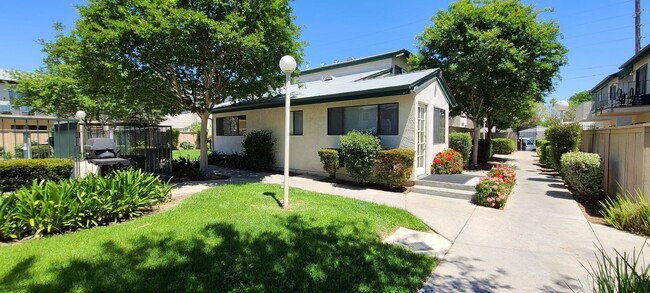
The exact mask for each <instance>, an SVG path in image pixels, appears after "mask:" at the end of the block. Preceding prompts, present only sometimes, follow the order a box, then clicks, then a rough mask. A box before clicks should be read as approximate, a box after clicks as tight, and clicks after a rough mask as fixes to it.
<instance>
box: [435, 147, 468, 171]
mask: <svg viewBox="0 0 650 293" xmlns="http://www.w3.org/2000/svg"><path fill="white" fill-rule="evenodd" d="M431 173H434V174H460V173H463V156H462V155H461V154H460V153H459V152H457V151H455V150H453V149H446V150H444V151H442V152H439V153H438V154H436V156H435V157H434V158H433V165H431Z"/></svg>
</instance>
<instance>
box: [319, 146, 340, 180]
mask: <svg viewBox="0 0 650 293" xmlns="http://www.w3.org/2000/svg"><path fill="white" fill-rule="evenodd" d="M318 157H319V158H320V162H321V163H322V164H323V169H325V172H327V174H329V175H330V178H332V179H336V171H337V170H338V169H339V151H337V150H334V149H320V150H318Z"/></svg>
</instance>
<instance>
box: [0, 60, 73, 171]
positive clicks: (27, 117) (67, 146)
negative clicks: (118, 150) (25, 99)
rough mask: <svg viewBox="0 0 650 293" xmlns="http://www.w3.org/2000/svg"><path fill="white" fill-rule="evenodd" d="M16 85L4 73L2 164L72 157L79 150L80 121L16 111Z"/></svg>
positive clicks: (0, 87) (0, 82)
mask: <svg viewBox="0 0 650 293" xmlns="http://www.w3.org/2000/svg"><path fill="white" fill-rule="evenodd" d="M15 84H16V80H15V79H14V78H12V77H11V75H10V74H9V72H7V71H6V70H2V69H0V160H1V159H11V158H43V157H50V156H54V155H56V156H58V157H68V156H72V155H73V154H74V153H75V152H76V150H77V149H78V148H74V145H75V140H76V138H75V137H76V136H75V131H76V127H77V126H76V121H72V122H71V121H69V120H66V119H58V118H56V117H52V116H48V115H43V114H39V113H34V112H33V111H32V109H31V108H30V107H14V106H13V104H12V103H13V101H14V99H15V98H16V97H17V94H16V93H15V92H14V91H13V90H12V87H13V86H14V85H15ZM55 140H56V141H57V145H58V147H55V146H54V141H55ZM71 141H72V143H70V142H71Z"/></svg>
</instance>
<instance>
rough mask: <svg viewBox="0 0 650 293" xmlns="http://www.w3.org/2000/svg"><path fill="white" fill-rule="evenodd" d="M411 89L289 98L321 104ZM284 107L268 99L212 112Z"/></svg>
mask: <svg viewBox="0 0 650 293" xmlns="http://www.w3.org/2000/svg"><path fill="white" fill-rule="evenodd" d="M410 93H411V90H410V88H409V86H408V85H403V86H396V87H391V88H382V89H373V90H367V91H360V92H347V93H340V94H332V95H324V96H318V97H312V98H303V99H295V100H291V105H292V106H301V105H312V104H322V103H331V102H341V101H352V100H361V99H369V98H379V97H388V96H399V95H407V94H410ZM277 107H284V99H277V98H273V99H269V100H265V101H261V102H257V103H247V104H241V105H234V106H228V107H223V108H217V109H214V110H212V114H219V113H231V112H238V111H248V110H259V109H267V108H277Z"/></svg>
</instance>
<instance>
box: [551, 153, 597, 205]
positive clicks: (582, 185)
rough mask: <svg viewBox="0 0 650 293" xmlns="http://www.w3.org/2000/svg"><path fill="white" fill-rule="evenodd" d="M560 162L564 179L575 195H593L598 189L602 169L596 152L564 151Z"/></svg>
mask: <svg viewBox="0 0 650 293" xmlns="http://www.w3.org/2000/svg"><path fill="white" fill-rule="evenodd" d="M560 162H561V169H562V175H563V178H564V180H565V181H566V182H567V183H568V184H569V186H570V187H571V189H573V191H574V192H575V193H576V194H577V195H580V196H585V195H593V194H596V193H598V192H599V191H600V183H601V182H602V181H603V170H602V167H601V162H600V156H599V155H598V154H588V153H582V152H571V153H566V154H564V155H562V159H561V160H560Z"/></svg>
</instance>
